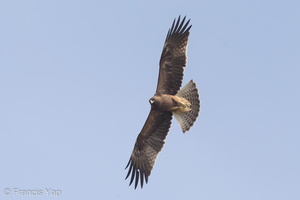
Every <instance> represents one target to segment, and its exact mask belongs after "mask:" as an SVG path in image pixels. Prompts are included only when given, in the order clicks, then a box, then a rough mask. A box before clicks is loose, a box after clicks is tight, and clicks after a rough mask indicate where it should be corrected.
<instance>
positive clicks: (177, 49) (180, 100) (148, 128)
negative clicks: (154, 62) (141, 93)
mask: <svg viewBox="0 0 300 200" xmlns="http://www.w3.org/2000/svg"><path fill="white" fill-rule="evenodd" d="M189 21H190V20H188V21H187V22H186V23H184V22H185V17H184V18H183V20H182V21H181V20H180V16H179V18H178V20H177V21H175V20H174V22H173V25H172V27H171V29H169V32H168V34H167V38H166V41H165V44H164V48H163V52H162V55H161V58H160V62H159V65H160V70H159V77H158V83H157V88H156V93H155V95H154V96H153V97H152V98H151V99H150V100H149V102H150V104H151V110H150V113H149V115H148V118H147V120H146V122H145V124H144V126H143V128H142V130H141V132H140V134H139V135H138V137H137V139H136V142H135V145H134V148H133V152H132V154H131V156H130V159H129V162H128V164H127V166H126V168H127V167H129V170H128V173H127V176H126V179H127V178H128V177H129V175H130V174H131V179H130V184H132V183H133V181H134V180H135V188H136V187H137V185H138V182H139V181H140V184H141V187H143V184H144V181H146V183H147V182H148V177H149V175H150V173H151V170H152V168H153V166H154V164H155V160H156V158H157V155H158V153H159V152H160V151H161V150H162V148H163V145H164V144H165V139H166V136H167V134H168V132H169V129H170V126H171V120H172V117H173V115H174V116H175V118H176V119H177V121H178V123H179V125H180V127H181V129H182V131H183V132H186V131H188V130H189V129H190V127H191V126H193V124H194V122H195V121H196V118H197V117H198V114H199V111H200V100H199V94H198V90H197V88H196V84H195V83H194V82H193V81H192V80H191V81H190V82H189V83H188V84H187V85H186V86H184V87H183V88H181V89H180V87H181V83H182V79H183V71H184V70H183V68H184V67H185V66H186V63H187V56H186V50H187V44H188V36H189V30H190V28H191V26H189V27H188V24H189ZM179 89H180V90H179Z"/></svg>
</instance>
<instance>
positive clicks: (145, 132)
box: [125, 109, 172, 188]
mask: <svg viewBox="0 0 300 200" xmlns="http://www.w3.org/2000/svg"><path fill="white" fill-rule="evenodd" d="M171 120H172V112H164V111H159V110H153V109H151V111H150V113H149V116H148V118H147V120H146V122H145V125H144V127H143V128H142V130H141V132H140V134H139V135H138V137H137V139H136V142H135V145H134V149H133V151H132V154H131V156H130V159H129V162H128V164H127V166H126V169H127V167H129V170H128V173H127V176H126V178H125V179H127V178H128V177H129V175H130V174H131V179H130V183H129V185H131V184H132V182H133V180H134V179H135V188H136V187H137V185H138V182H139V180H140V184H141V188H142V187H143V184H144V180H145V181H146V183H147V182H148V176H149V175H150V173H151V170H152V168H153V166H154V163H155V160H156V157H157V155H158V153H159V152H160V151H161V149H162V148H163V145H164V143H165V142H164V140H165V139H166V136H167V134H168V132H169V128H170V126H171Z"/></svg>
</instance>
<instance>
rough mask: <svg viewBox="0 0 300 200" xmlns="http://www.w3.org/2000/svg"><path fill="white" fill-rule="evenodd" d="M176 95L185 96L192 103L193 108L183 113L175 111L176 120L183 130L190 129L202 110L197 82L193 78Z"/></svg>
mask: <svg viewBox="0 0 300 200" xmlns="http://www.w3.org/2000/svg"><path fill="white" fill-rule="evenodd" d="M176 96H179V97H183V98H185V99H186V100H188V101H189V102H190V103H191V107H190V108H191V110H190V111H188V112H183V113H175V112H174V113H173V114H174V116H175V118H176V120H177V121H178V123H179V125H180V127H181V129H182V132H183V133H185V132H186V131H188V130H190V128H191V127H192V126H193V124H194V122H195V121H196V119H197V117H198V115H199V111H200V99H199V94H198V89H197V88H196V84H195V83H194V82H193V80H191V81H190V82H189V83H188V84H186V85H185V86H184V87H183V88H182V89H181V90H180V91H179V92H178V93H177V94H176Z"/></svg>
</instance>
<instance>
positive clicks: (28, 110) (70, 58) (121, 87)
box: [0, 0, 300, 200]
mask: <svg viewBox="0 0 300 200" xmlns="http://www.w3.org/2000/svg"><path fill="white" fill-rule="evenodd" d="M299 9H300V2H299V1H296V0H294V1H292V0H288V1H277V0H275V1H271V0H265V1H258V0H251V1H250V0H246V1H238V0H228V1H217V0H216V1H189V0H184V1H169V0H167V1H156V0H153V1H147V2H144V1H33V0H26V1H7V0H4V1H1V2H0V25H1V32H0V57H1V58H0V102H1V103H0V134H1V141H0V146H1V151H0V158H1V164H0V177H1V182H0V189H1V194H0V198H1V199H55V197H53V196H51V195H50V194H48V193H47V191H46V189H52V191H61V192H62V193H61V194H60V196H59V198H60V199H95V198H98V199H121V198H122V199H141V198H142V199H144V200H147V199H154V198H156V199H157V198H158V199H206V200H215V199H216V200H217V199H223V200H241V199H243V200H248V199H249V200H253V199H256V200H260V199H263V200H265V199H272V200H277V199H299V198H300V192H299V187H300V170H299V169H300V159H299V157H300V145H299V141H300V128H299V113H300V92H299V85H300V80H299V74H300V59H299V55H300V37H299V36H300V26H299V19H300V12H299ZM178 15H183V16H184V15H187V17H188V18H190V19H191V24H192V25H193V27H192V29H191V34H190V40H189V46H188V66H187V67H186V69H185V77H184V81H183V84H186V83H187V82H188V81H189V80H190V79H193V80H194V81H195V82H196V83H197V87H198V89H199V92H200V95H201V112H200V117H199V118H198V120H197V122H196V123H195V125H194V127H192V128H191V130H190V131H189V132H187V133H186V134H182V132H181V130H180V127H179V125H178V124H177V122H176V121H175V120H173V125H172V127H171V130H170V132H169V135H168V137H167V140H166V145H165V146H164V149H163V151H162V152H161V153H160V154H159V156H158V160H157V162H156V165H155V166H154V170H153V171H152V174H151V176H150V177H149V182H148V184H147V185H145V186H144V188H143V189H142V190H141V189H140V188H138V189H137V190H134V189H133V187H128V180H126V181H125V180H124V178H125V176H126V173H127V171H125V170H124V168H125V166H126V164H127V162H128V159H129V156H130V154H131V151H132V149H133V145H134V142H135V139H136V137H137V135H138V133H139V131H140V130H141V128H142V126H143V124H144V122H145V120H146V117H147V115H148V113H149V110H150V105H149V103H148V99H149V98H150V97H152V95H153V94H154V92H155V88H156V83H157V76H158V61H159V57H160V54H161V51H162V46H163V42H164V40H165V37H166V34H167V31H168V29H169V28H170V26H171V25H172V21H173V19H174V18H176V17H178ZM5 188H8V189H9V190H10V194H8V195H5V194H4V190H5ZM9 190H8V191H9ZM20 190H41V191H42V195H40V196H37V195H36V196H32V195H23V196H22V195H21V194H20V192H19V193H18V191H20Z"/></svg>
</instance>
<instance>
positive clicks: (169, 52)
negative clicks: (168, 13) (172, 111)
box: [156, 16, 192, 95]
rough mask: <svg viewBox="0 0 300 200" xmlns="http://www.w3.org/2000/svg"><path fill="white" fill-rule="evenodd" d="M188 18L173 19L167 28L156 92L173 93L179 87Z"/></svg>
mask: <svg viewBox="0 0 300 200" xmlns="http://www.w3.org/2000/svg"><path fill="white" fill-rule="evenodd" d="M189 22H190V20H188V21H187V22H186V23H185V17H184V18H183V20H182V21H180V16H179V17H178V19H177V21H176V20H175V19H174V21H173V25H172V27H171V29H169V31H168V34H167V38H166V41H165V44H164V48H163V51H162V54H161V57H160V62H159V77H158V84H157V89H156V93H157V94H171V95H175V94H176V93H177V92H178V90H179V89H180V87H181V82H182V78H183V67H185V66H186V62H187V56H186V50H187V44H188V36H189V34H190V32H189V30H190V29H191V27H192V25H190V26H189V27H188V24H189Z"/></svg>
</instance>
